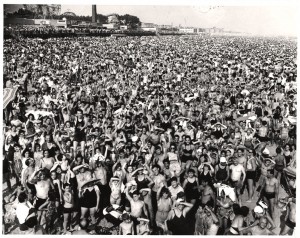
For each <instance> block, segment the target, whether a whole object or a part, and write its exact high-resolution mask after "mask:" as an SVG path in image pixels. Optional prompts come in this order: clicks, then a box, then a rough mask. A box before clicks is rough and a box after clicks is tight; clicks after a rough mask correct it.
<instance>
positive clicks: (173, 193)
mask: <svg viewBox="0 0 300 238" xmlns="http://www.w3.org/2000/svg"><path fill="white" fill-rule="evenodd" d="M168 189H169V191H170V193H171V198H172V199H176V198H177V194H178V193H179V192H183V188H182V187H181V186H180V185H178V186H177V187H176V188H173V187H172V186H170V187H169V188H168Z"/></svg>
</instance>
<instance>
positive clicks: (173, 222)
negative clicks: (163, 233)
mask: <svg viewBox="0 0 300 238" xmlns="http://www.w3.org/2000/svg"><path fill="white" fill-rule="evenodd" d="M192 207H193V204H191V203H187V202H183V201H182V199H180V200H179V201H178V202H177V206H175V207H174V208H173V209H172V210H171V211H170V212H169V215H168V218H167V220H166V222H165V226H166V227H167V229H168V230H169V231H171V232H172V235H192V234H193V230H192V229H190V225H191V224H190V222H189V220H188V219H187V213H188V212H189V211H190V210H191V208H192Z"/></svg>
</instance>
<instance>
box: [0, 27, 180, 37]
mask: <svg viewBox="0 0 300 238" xmlns="http://www.w3.org/2000/svg"><path fill="white" fill-rule="evenodd" d="M121 33H125V34H126V35H129V36H153V35H155V32H149V31H142V30H139V29H130V30H119V29H107V28H105V27H101V28H95V27H94V28H93V27H92V26H91V27H90V28H88V27H86V26H85V25H81V26H80V25H79V26H78V25H77V26H68V27H66V28H64V27H54V26H39V25H10V26H5V27H4V39H11V38H17V39H18V38H23V37H25V38H43V39H44V38H46V39H47V38H58V37H59V38H60V37H77V36H80V35H81V36H99V37H107V36H110V35H118V34H121ZM161 34H180V33H179V32H174V31H171V32H170V31H161Z"/></svg>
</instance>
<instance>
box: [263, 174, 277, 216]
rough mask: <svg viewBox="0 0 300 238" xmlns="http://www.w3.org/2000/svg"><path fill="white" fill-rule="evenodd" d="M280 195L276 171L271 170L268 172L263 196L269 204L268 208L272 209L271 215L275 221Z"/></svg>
mask: <svg viewBox="0 0 300 238" xmlns="http://www.w3.org/2000/svg"><path fill="white" fill-rule="evenodd" d="M278 194H279V182H278V180H277V179H276V178H275V176H274V169H269V170H268V171H267V178H266V180H265V183H264V186H263V188H262V193H261V196H262V197H263V198H264V201H265V202H266V203H267V204H268V207H269V209H270V210H269V211H270V215H271V216H272V218H273V219H274V217H275V213H274V208H275V204H277V203H278Z"/></svg>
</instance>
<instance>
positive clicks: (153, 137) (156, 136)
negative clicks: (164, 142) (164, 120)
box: [148, 128, 160, 146]
mask: <svg viewBox="0 0 300 238" xmlns="http://www.w3.org/2000/svg"><path fill="white" fill-rule="evenodd" d="M148 140H149V141H150V142H151V143H152V144H153V145H154V146H156V145H158V144H159V142H160V134H159V129H158V128H156V129H155V130H154V132H152V133H151V134H150V136H149V137H148Z"/></svg>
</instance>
